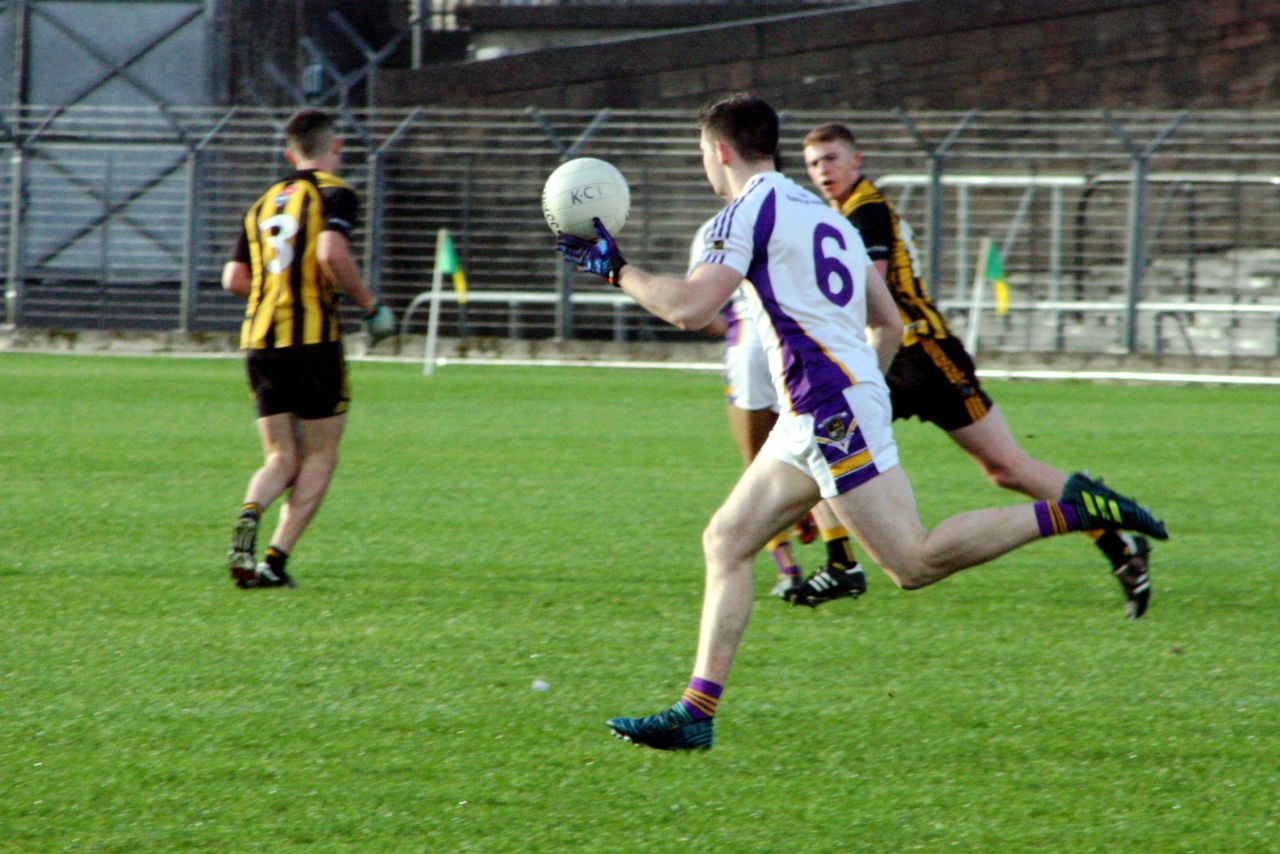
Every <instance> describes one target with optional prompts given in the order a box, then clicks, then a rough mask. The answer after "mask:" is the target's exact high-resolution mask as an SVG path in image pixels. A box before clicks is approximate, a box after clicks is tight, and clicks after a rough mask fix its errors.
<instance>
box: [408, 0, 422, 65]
mask: <svg viewBox="0 0 1280 854" xmlns="http://www.w3.org/2000/svg"><path fill="white" fill-rule="evenodd" d="M409 27H410V29H411V30H412V33H413V35H412V42H411V45H412V51H411V53H412V59H411V60H410V64H411V66H412V67H413V68H421V67H422V0H413V2H412V3H410V4H409Z"/></svg>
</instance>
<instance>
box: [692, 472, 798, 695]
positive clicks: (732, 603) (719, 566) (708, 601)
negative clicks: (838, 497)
mask: <svg viewBox="0 0 1280 854" xmlns="http://www.w3.org/2000/svg"><path fill="white" fill-rule="evenodd" d="M817 500H818V489H817V486H816V485H815V484H814V482H813V480H812V479H811V478H810V477H808V476H807V475H805V474H804V473H802V472H801V471H800V470H799V469H797V468H795V467H794V466H791V465H787V464H786V463H783V462H781V461H779V460H777V459H776V458H774V457H772V456H769V455H765V454H762V455H758V456H757V457H756V458H755V460H754V461H753V462H752V463H751V466H750V467H749V468H748V469H747V470H746V471H745V472H744V473H743V475H742V477H741V479H739V481H738V483H737V485H736V486H734V488H733V491H732V492H731V493H729V497H728V498H727V499H726V500H725V502H724V504H723V505H721V507H720V509H719V510H717V511H716V512H715V515H713V516H712V517H711V522H710V523H709V524H708V525H707V528H706V530H705V531H704V532H703V535H702V549H703V553H704V555H705V557H706V562H707V578H706V588H705V591H704V594H703V600H702V622H701V624H700V628H699V632H698V654H697V658H696V659H695V662H694V667H693V673H694V675H695V676H699V677H701V678H704V679H709V680H711V681H713V682H718V683H721V684H723V681H724V678H725V677H727V676H728V675H729V668H730V667H731V666H732V664H733V657H734V654H735V653H736V652H737V649H738V644H739V642H740V641H741V639H742V632H743V630H744V629H745V628H746V625H747V619H748V618H749V617H750V616H751V599H752V597H751V589H752V584H751V566H752V561H753V558H754V556H755V554H756V552H757V551H759V550H760V547H761V546H762V545H763V544H764V541H765V539H767V538H768V537H769V536H771V535H772V534H773V533H775V532H777V531H780V530H783V529H785V528H786V527H787V526H789V525H791V524H792V523H793V522H795V520H796V519H798V518H799V517H800V516H802V515H803V514H804V513H806V512H808V510H809V508H811V507H812V506H813V505H814V503H816V502H817Z"/></svg>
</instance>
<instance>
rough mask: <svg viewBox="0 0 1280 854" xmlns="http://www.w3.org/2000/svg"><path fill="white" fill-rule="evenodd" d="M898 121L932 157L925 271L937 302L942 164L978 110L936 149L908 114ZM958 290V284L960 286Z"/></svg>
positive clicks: (930, 157)
mask: <svg viewBox="0 0 1280 854" xmlns="http://www.w3.org/2000/svg"><path fill="white" fill-rule="evenodd" d="M896 112H897V114H898V118H899V120H900V121H901V122H902V123H903V124H904V125H905V126H906V128H907V131H908V132H909V133H910V134H911V135H912V136H913V137H915V139H916V142H917V143H919V145H920V147H921V148H922V149H924V151H925V153H926V154H927V155H928V156H929V198H928V203H929V217H928V222H927V223H926V224H925V228H926V229H927V232H928V235H929V256H928V262H927V264H926V269H925V278H926V279H927V280H928V287H929V295H930V296H931V297H932V298H933V299H934V300H935V301H936V300H938V299H939V298H940V293H939V287H940V286H939V284H938V279H939V276H940V275H941V273H942V201H943V195H942V194H943V189H942V170H943V163H944V161H945V160H946V159H947V152H948V151H950V150H951V146H953V145H955V142H956V140H957V139H959V138H960V134H961V133H963V132H964V129H965V128H967V127H968V126H969V125H970V123H972V122H973V120H974V119H975V118H976V117H977V115H978V111H977V110H970V111H969V112H967V113H965V114H964V115H963V116H962V117H961V118H960V122H959V124H957V125H956V126H955V127H954V128H953V129H952V131H951V133H950V134H948V135H947V138H946V139H944V140H943V141H942V144H941V145H938V146H936V147H935V146H934V145H933V144H932V143H930V142H929V141H928V140H927V139H925V137H924V134H922V133H921V132H920V129H919V128H918V127H916V123H915V122H914V121H912V119H911V116H909V115H908V114H907V113H906V111H904V110H902V109H898V110H897V111H896ZM957 287H959V283H957Z"/></svg>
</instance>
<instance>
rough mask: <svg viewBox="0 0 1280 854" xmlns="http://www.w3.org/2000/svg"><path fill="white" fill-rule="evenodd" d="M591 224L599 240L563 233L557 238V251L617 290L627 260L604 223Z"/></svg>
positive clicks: (594, 221)
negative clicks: (619, 276) (619, 275)
mask: <svg viewBox="0 0 1280 854" xmlns="http://www.w3.org/2000/svg"><path fill="white" fill-rule="evenodd" d="M591 224H592V225H594V226H595V229H596V235H597V239H595V240H587V239H586V238H585V237H576V236H574V235H572V234H565V233H564V232H563V231H562V232H560V234H559V235H558V236H557V237H556V251H557V252H559V253H560V254H561V255H563V256H564V257H565V258H568V259H569V260H570V261H572V262H573V263H574V264H575V265H576V266H577V268H578V269H579V270H582V271H583V272H584V273H594V274H596V275H597V276H600V277H602V278H603V279H605V280H606V281H608V283H609V284H611V285H613V286H614V287H615V288H616V287H618V274H619V273H621V272H622V268H623V267H625V266H626V264H627V259H626V258H623V257H622V251H621V250H619V249H618V241H616V240H614V239H613V235H612V234H610V233H609V230H608V229H607V228H605V227H604V223H602V222H601V221H600V220H599V219H598V218H597V219H593V220H591Z"/></svg>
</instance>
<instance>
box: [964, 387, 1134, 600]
mask: <svg viewBox="0 0 1280 854" xmlns="http://www.w3.org/2000/svg"><path fill="white" fill-rule="evenodd" d="M948 435H950V436H951V438H952V439H953V440H954V441H955V443H956V444H957V445H959V446H960V447H961V448H963V449H964V451H965V453H967V454H968V455H969V456H970V457H972V458H973V460H974V461H975V462H976V463H977V464H978V465H979V466H980V467H981V468H982V471H983V472H984V473H985V474H986V475H987V477H989V478H990V479H991V481H992V483H994V484H995V485H996V486H1000V487H1003V488H1005V489H1011V490H1013V491H1014V492H1021V493H1022V494H1023V495H1027V496H1030V497H1031V498H1041V499H1052V498H1057V497H1058V496H1059V495H1060V494H1061V493H1062V487H1063V484H1065V483H1066V481H1067V476H1066V475H1065V474H1063V473H1062V472H1060V471H1058V470H1057V469H1055V468H1054V467H1052V466H1050V465H1047V464H1046V463H1042V462H1040V461H1039V460H1037V459H1035V458H1034V457H1032V456H1030V455H1029V454H1028V453H1027V452H1026V451H1024V450H1023V449H1022V447H1021V446H1020V445H1018V441H1017V439H1015V438H1014V436H1013V431H1012V430H1011V429H1009V424H1008V422H1007V421H1006V420H1005V418H1004V414H1003V413H1001V411H1000V410H999V408H997V407H995V406H993V407H992V408H991V410H990V411H989V412H988V413H987V415H986V417H985V418H983V419H982V420H981V421H978V422H977V423H974V424H970V425H969V426H967V427H961V428H960V429H958V430H952V431H950V432H949V434H948ZM1085 533H1086V535H1087V536H1088V537H1089V538H1090V539H1091V540H1093V541H1094V543H1095V544H1096V545H1097V546H1098V548H1099V549H1100V550H1101V551H1102V553H1103V554H1104V555H1106V557H1107V561H1108V563H1109V564H1110V566H1111V571H1112V573H1113V574H1114V575H1115V576H1116V578H1117V579H1118V580H1119V581H1120V587H1121V589H1122V590H1123V591H1124V595H1125V613H1126V614H1127V615H1128V616H1129V617H1130V618H1133V619H1136V618H1138V617H1141V616H1142V615H1143V614H1144V613H1146V610H1147V606H1148V604H1149V603H1150V600H1151V574H1150V569H1149V564H1150V558H1149V555H1150V554H1151V546H1150V545H1149V544H1148V543H1147V540H1146V539H1145V538H1143V537H1140V536H1135V535H1131V534H1120V533H1118V532H1115V531H1102V530H1097V531H1087V532H1085Z"/></svg>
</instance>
